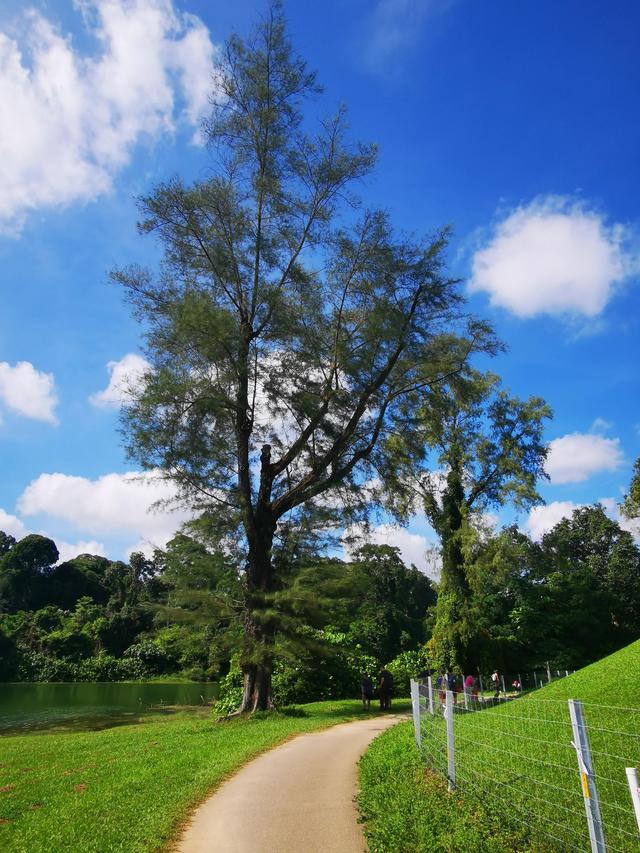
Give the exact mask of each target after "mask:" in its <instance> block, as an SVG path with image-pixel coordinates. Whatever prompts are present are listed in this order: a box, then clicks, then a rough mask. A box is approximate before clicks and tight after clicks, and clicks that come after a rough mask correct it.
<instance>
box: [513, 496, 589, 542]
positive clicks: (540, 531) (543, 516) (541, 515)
mask: <svg viewBox="0 0 640 853" xmlns="http://www.w3.org/2000/svg"><path fill="white" fill-rule="evenodd" d="M581 506H583V504H575V503H573V502H572V501H553V503H550V504H547V505H546V506H534V507H532V508H531V509H530V510H529V517H528V519H527V522H526V529H527V531H528V533H529V535H530V536H531V538H532V539H536V540H537V539H542V537H543V536H544V534H545V533H548V532H549V530H551V529H552V528H553V527H555V526H556V524H558V522H559V521H562V519H563V518H571V516H572V515H573V512H574V510H576V509H580V507H581Z"/></svg>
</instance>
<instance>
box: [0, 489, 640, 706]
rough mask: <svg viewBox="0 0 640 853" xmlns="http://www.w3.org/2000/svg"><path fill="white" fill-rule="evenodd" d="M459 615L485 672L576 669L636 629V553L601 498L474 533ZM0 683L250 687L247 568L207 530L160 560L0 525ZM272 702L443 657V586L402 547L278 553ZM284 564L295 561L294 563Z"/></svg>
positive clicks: (319, 693) (639, 595)
mask: <svg viewBox="0 0 640 853" xmlns="http://www.w3.org/2000/svg"><path fill="white" fill-rule="evenodd" d="M463 551H464V557H465V566H466V573H467V576H468V578H469V584H470V590H471V593H470V597H469V599H468V606H467V612H466V614H465V623H466V624H467V626H468V631H469V633H470V636H469V642H470V644H471V646H472V647H473V648H474V650H475V653H476V655H477V659H478V662H479V666H480V668H481V670H482V671H484V672H487V671H489V670H490V669H492V668H493V667H496V666H497V667H499V668H500V669H501V670H502V671H505V672H518V671H530V670H531V669H533V668H536V667H537V668H542V667H543V666H545V664H546V661H548V660H549V661H552V662H553V664H555V665H556V666H557V667H558V668H561V669H565V668H571V669H573V668H578V667H580V666H583V665H584V664H587V663H590V662H591V661H594V660H597V659H598V658H600V657H602V656H604V655H606V654H609V653H610V652H612V651H615V650H616V649H618V648H621V647H622V646H624V645H626V644H627V643H628V642H630V641H632V640H633V639H635V638H637V636H638V635H639V634H640V549H639V548H638V546H637V544H636V543H635V542H634V540H633V537H632V536H631V534H630V533H628V532H626V531H624V530H622V529H621V528H620V526H619V524H618V523H617V522H616V521H613V520H611V519H610V518H608V517H607V515H606V514H605V512H604V510H603V508H602V507H601V506H600V505H595V506H590V507H584V508H581V509H578V510H576V511H575V512H574V513H573V516H572V517H571V518H569V519H564V520H562V521H561V522H560V523H559V524H557V525H556V526H555V527H554V528H553V530H551V531H550V532H548V533H547V534H546V535H545V536H544V537H543V538H542V540H541V541H540V542H539V543H537V542H534V541H532V540H531V539H530V538H529V537H528V536H526V535H525V534H524V533H522V532H521V531H519V530H518V529H517V528H516V527H515V526H512V527H507V528H505V529H503V530H501V531H500V532H498V533H493V532H491V531H489V530H487V529H483V528H482V527H480V526H476V527H471V526H470V527H468V529H467V531H466V534H465V540H464V543H463ZM0 552H1V556H0V678H1V679H2V680H4V681H76V680H79V681H118V680H128V679H140V678H157V677H179V678H188V679H194V680H220V679H225V680H226V683H227V684H228V685H229V686H231V685H232V684H235V686H236V687H238V686H239V684H240V683H241V677H240V670H239V669H238V665H237V650H238V648H239V647H240V644H241V639H242V620H241V616H240V615H239V614H238V610H237V607H235V603H236V602H237V601H238V600H239V599H241V595H242V585H243V569H242V566H241V565H240V564H239V562H238V561H237V560H235V561H234V559H233V557H232V556H231V555H230V554H226V553H223V552H222V551H220V550H215V549H213V550H212V549H211V548H210V547H208V546H207V545H206V544H204V543H203V542H202V541H199V540H198V538H197V534H195V532H194V535H191V536H190V535H186V534H185V533H180V534H178V535H176V537H175V538H174V539H173V540H172V541H171V542H170V543H169V544H168V546H167V548H166V549H165V550H162V551H161V550H158V551H156V552H155V554H154V557H153V559H148V558H146V557H144V556H143V555H142V554H140V553H135V554H132V555H131V557H130V559H129V561H128V562H127V563H125V562H122V561H112V560H108V559H106V558H105V557H100V556H93V555H89V554H84V555H81V556H78V557H76V558H75V559H72V560H68V561H66V562H61V563H58V562H57V561H58V551H57V549H56V547H55V543H54V542H53V541H52V540H50V539H47V538H46V537H44V536H39V535H37V534H31V535H29V536H26V537H25V538H24V539H22V540H20V541H18V542H16V541H15V540H14V539H13V538H12V537H10V536H7V535H6V534H0ZM275 559H277V560H280V561H281V562H282V564H283V565H282V567H281V572H282V576H283V578H284V580H283V582H282V589H281V596H280V598H279V599H278V597H277V596H276V598H275V599H274V601H273V604H272V606H273V609H274V613H275V614H276V616H277V619H278V622H279V631H278V637H279V640H278V643H279V645H278V653H277V663H276V667H275V670H274V683H273V692H274V701H276V702H287V703H288V702H301V701H310V700H313V699H319V698H341V697H345V696H352V695H357V693H358V689H359V680H360V676H361V673H362V672H363V671H369V672H370V673H373V672H374V671H376V670H377V668H379V667H380V666H381V665H388V666H389V667H390V668H391V671H392V672H393V673H394V675H395V676H396V680H397V682H398V689H399V690H402V689H403V688H404V686H405V684H406V681H407V679H408V677H410V676H411V675H415V674H416V673H417V672H419V671H420V670H422V669H424V668H425V667H426V666H428V665H430V664H431V663H432V662H433V658H432V654H431V648H430V640H431V638H432V632H433V627H434V620H435V606H436V596H437V589H438V585H437V583H434V582H433V581H431V580H430V579H429V578H427V577H426V576H425V575H424V574H422V573H420V572H419V571H418V570H417V569H416V568H415V567H407V566H405V564H404V563H403V562H402V559H401V557H400V553H399V550H398V549H397V548H393V547H390V546H385V545H365V546H363V547H361V548H360V549H359V551H357V553H356V554H355V555H354V559H353V561H352V562H343V561H342V560H339V559H335V558H328V557H326V556H322V555H321V554H320V553H314V546H313V543H311V544H310V543H306V545H305V548H304V549H302V553H297V554H294V555H291V554H290V553H287V552H286V551H285V550H283V551H282V552H281V553H280V554H279V555H276V558H275ZM285 563H286V565H284V564H285Z"/></svg>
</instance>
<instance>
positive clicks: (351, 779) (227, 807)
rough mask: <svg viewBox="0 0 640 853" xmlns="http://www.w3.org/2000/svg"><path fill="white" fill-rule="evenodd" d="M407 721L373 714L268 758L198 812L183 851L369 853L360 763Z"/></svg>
mask: <svg viewBox="0 0 640 853" xmlns="http://www.w3.org/2000/svg"><path fill="white" fill-rule="evenodd" d="M401 719H406V717H405V716H396V715H390V716H385V717H371V718H370V719H367V720H358V721H357V722H355V723H343V724H341V725H337V726H333V727H332V728H330V729H325V730H324V731H320V732H313V733H311V734H305V735H299V736H298V737H296V738H295V739H294V740H291V741H288V742H287V743H284V744H282V745H281V746H278V747H276V748H275V749H273V750H271V751H270V752H266V753H264V755H261V756H259V757H258V758H256V759H254V760H253V761H252V762H251V763H250V764H247V765H246V766H245V767H243V768H242V769H241V770H239V771H238V773H236V774H235V776H233V777H232V778H231V779H229V780H228V781H227V782H225V783H224V784H223V785H222V786H221V787H220V788H218V789H217V791H216V792H215V793H214V794H213V795H212V796H211V797H210V798H209V799H208V800H206V801H205V802H204V803H203V804H202V805H201V806H200V808H199V809H198V810H197V811H196V812H195V813H194V815H193V818H192V820H191V823H190V824H189V825H188V826H187V828H186V830H185V832H184V834H183V836H182V838H181V839H180V841H179V842H178V845H177V847H176V850H177V851H178V853H362V851H364V850H365V841H364V835H363V832H362V828H361V827H360V824H359V823H358V811H357V809H356V806H355V803H354V796H355V794H356V785H357V767H356V765H357V762H358V759H359V758H360V756H361V755H362V753H363V752H364V751H365V750H366V748H367V746H368V745H369V744H370V743H371V741H372V740H373V739H374V738H375V737H377V735H379V734H380V732H382V731H384V729H387V728H389V727H390V726H392V725H394V724H395V723H397V722H399V720H401Z"/></svg>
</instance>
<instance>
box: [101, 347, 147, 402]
mask: <svg viewBox="0 0 640 853" xmlns="http://www.w3.org/2000/svg"><path fill="white" fill-rule="evenodd" d="M148 369H149V362H148V361H147V360H146V359H144V358H142V356H141V355H136V354H135V353H127V355H125V356H123V357H122V358H121V359H120V361H110V362H109V363H108V364H107V370H108V371H109V384H108V385H107V387H106V388H105V389H104V390H103V391H98V392H96V393H95V394H92V395H91V396H90V397H89V401H90V402H91V403H92V405H94V406H98V407H100V408H104V409H111V408H113V409H115V408H119V407H120V406H123V405H126V403H127V402H128V400H129V399H130V397H131V394H132V393H135V391H136V390H137V389H138V388H139V387H140V382H141V379H142V376H143V375H144V373H145V372H146V371H147V370H148Z"/></svg>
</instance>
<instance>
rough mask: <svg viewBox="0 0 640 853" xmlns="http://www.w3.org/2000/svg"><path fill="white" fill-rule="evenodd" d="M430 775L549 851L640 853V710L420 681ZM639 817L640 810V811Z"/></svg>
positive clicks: (417, 698)
mask: <svg viewBox="0 0 640 853" xmlns="http://www.w3.org/2000/svg"><path fill="white" fill-rule="evenodd" d="M411 695H412V699H413V703H414V706H413V710H414V727H415V734H416V744H417V747H418V748H419V749H420V751H421V754H422V755H423V757H424V760H425V763H426V764H427V766H428V767H429V768H430V769H431V770H433V771H435V772H438V773H440V774H441V775H442V776H443V777H445V778H446V779H447V780H448V784H449V789H450V790H451V789H453V788H454V787H455V788H458V789H460V790H462V791H465V792H468V793H470V794H472V795H473V796H479V797H481V798H482V800H483V801H484V802H486V803H491V804H492V805H493V806H495V807H496V808H498V809H499V810H500V814H501V816H503V817H504V819H505V820H506V821H507V822H509V823H511V824H512V825H513V826H514V828H515V827H518V826H519V827H520V828H521V829H522V831H523V832H524V833H525V834H526V835H527V837H528V838H530V839H532V840H535V841H536V842H537V843H538V845H539V846H538V847H534V848H533V849H545V850H580V851H585V850H586V851H588V850H591V851H597V853H605V851H611V853H640V790H639V789H638V781H637V774H636V772H635V771H636V768H637V767H638V766H640V709H638V708H633V709H629V708H620V707H616V706H605V705H598V704H594V703H581V702H576V701H574V700H569V701H568V702H567V701H565V700H554V699H543V698H542V697H541V696H539V695H537V694H535V693H532V694H529V695H528V696H527V695H522V693H521V692H517V693H516V694H514V695H508V694H507V693H506V692H505V693H503V695H502V698H500V699H498V700H494V699H491V700H486V701H483V699H482V696H481V695H480V694H479V692H478V693H476V692H474V691H468V690H466V689H465V690H464V691H463V692H461V693H455V692H452V691H450V690H446V689H445V690H443V689H441V688H440V687H439V686H437V685H434V684H433V683H432V680H431V678H428V679H425V680H424V681H419V682H418V681H413V682H412V685H411ZM636 808H637V811H636Z"/></svg>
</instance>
